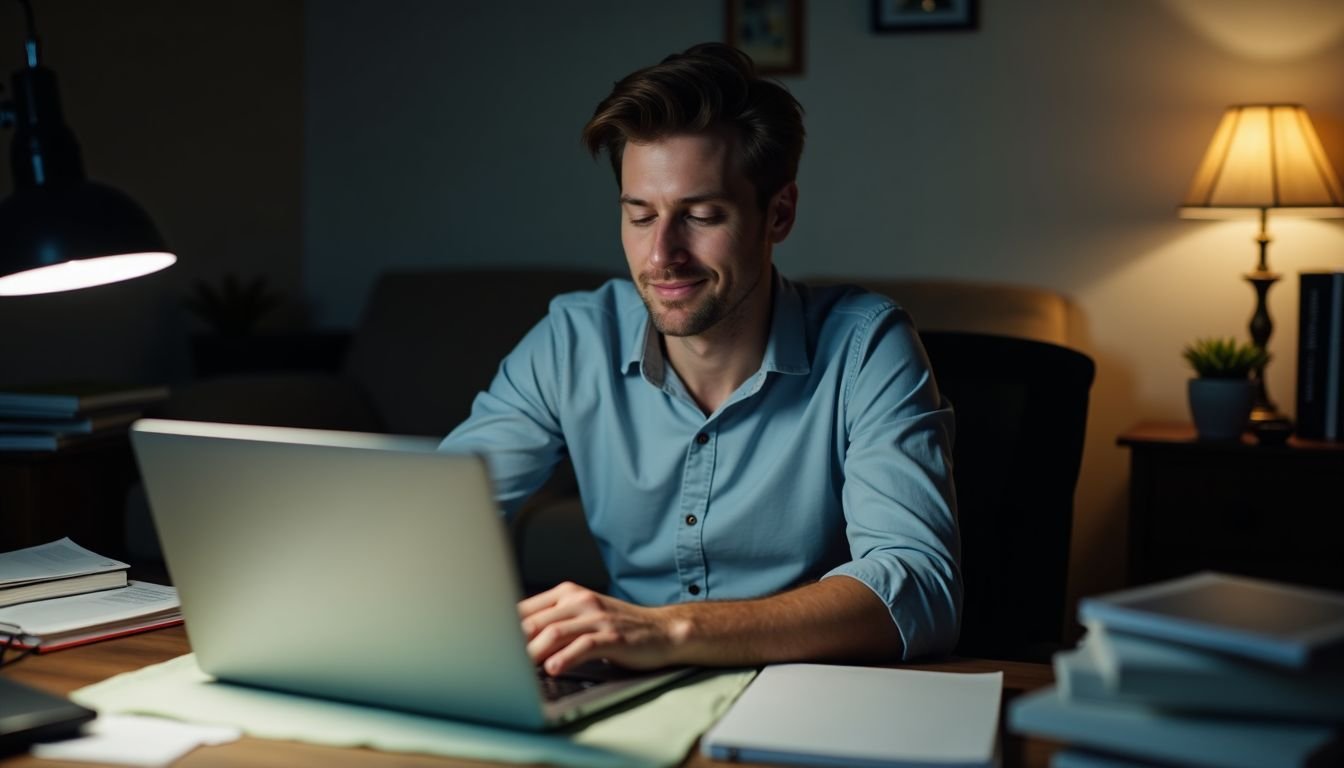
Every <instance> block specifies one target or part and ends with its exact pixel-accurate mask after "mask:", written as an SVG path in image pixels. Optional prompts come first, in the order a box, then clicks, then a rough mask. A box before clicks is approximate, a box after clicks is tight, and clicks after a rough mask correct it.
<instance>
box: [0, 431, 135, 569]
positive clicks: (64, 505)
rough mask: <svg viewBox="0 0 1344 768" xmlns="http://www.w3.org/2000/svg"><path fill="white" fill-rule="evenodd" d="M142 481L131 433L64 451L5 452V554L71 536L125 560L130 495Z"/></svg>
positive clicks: (0, 506)
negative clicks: (138, 481) (132, 447)
mask: <svg viewBox="0 0 1344 768" xmlns="http://www.w3.org/2000/svg"><path fill="white" fill-rule="evenodd" d="M138 476H139V473H138V471H137V468H136V464H135V457H134V455H133V454H132V453H131V443H130V438H129V437H128V436H127V435H126V434H125V433H121V434H117V435H109V436H107V437H102V438H98V439H93V440H88V441H85V442H80V443H76V444H74V445H70V446H68V447H66V448H62V449H61V450H59V451H48V452H38V451H33V452H22V453H7V452H0V552H4V551H8V550H11V549H19V548H21V547H29V546H32V545H34V544H42V543H44V542H47V541H52V540H54V539H59V538H61V537H62V536H69V537H70V538H72V539H74V540H75V541H76V542H77V543H79V544H80V545H82V546H85V547H88V548H89V549H92V550H93V551H95V552H98V553H99V554H103V555H108V556H111V557H120V556H122V554H123V553H124V551H125V549H126V544H125V516H126V512H125V510H126V493H127V491H128V490H129V489H130V487H131V486H132V485H133V484H134V483H135V481H136V478H137V477H138Z"/></svg>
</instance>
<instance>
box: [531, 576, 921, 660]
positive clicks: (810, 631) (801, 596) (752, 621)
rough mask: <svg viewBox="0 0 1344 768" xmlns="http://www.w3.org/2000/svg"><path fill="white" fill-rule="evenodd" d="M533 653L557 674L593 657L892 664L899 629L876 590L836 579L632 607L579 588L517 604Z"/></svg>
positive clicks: (897, 651)
mask: <svg viewBox="0 0 1344 768" xmlns="http://www.w3.org/2000/svg"><path fill="white" fill-rule="evenodd" d="M518 614H519V616H520V617H521V618H522V624H523V634H524V636H525V637H526V638H527V652H528V654H530V655H531V656H532V660H533V661H534V662H536V663H538V664H543V665H544V666H545V668H546V671H547V672H549V673H551V674H553V675H556V674H563V673H564V672H565V670H568V669H572V668H573V667H574V666H575V665H576V664H580V663H582V662H585V661H589V660H591V659H603V658H605V659H609V660H610V661H612V662H613V663H616V664H619V665H621V666H623V667H631V668H634V669H653V668H656V667H666V666H672V665H678V664H695V665H701V666H739V665H742V666H753V665H754V666H759V665H762V664H773V663H776V662H782V661H854V662H872V661H895V660H898V659H900V658H901V651H902V646H903V644H902V642H901V635H900V632H899V631H898V630H897V629H896V625H895V624H893V623H892V620H891V614H890V613H888V612H887V607H886V606H885V605H883V604H882V602H881V601H880V600H879V599H878V598H877V597H876V596H875V595H874V594H873V592H872V590H870V589H869V588H868V587H866V586H864V585H863V584H861V583H860V582H858V581H856V580H855V579H852V578H849V577H845V576H840V577H836V578H831V579H824V580H822V581H820V582H816V583H812V584H808V585H806V586H802V587H799V588H798V589H794V590H791V591H789V592H783V593H780V594H778V595H772V596H770V597H763V598H759V599H756V600H725V601H721V602H720V601H711V602H700V603H679V604H673V605H664V606H660V607H656V608H646V607H643V606H638V605H631V604H630V603H627V602H624V601H622V600H617V599H616V598H614V597H608V596H606V595H603V594H599V593H597V592H593V591H592V590H589V589H584V588H583V587H580V586H578V585H577V584H569V583H565V584H561V585H560V586H558V587H555V588H554V589H549V590H547V591H545V592H542V593H540V594H538V595H534V596H532V597H529V598H527V599H526V600H523V601H522V602H520V603H518Z"/></svg>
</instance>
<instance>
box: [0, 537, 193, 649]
mask: <svg viewBox="0 0 1344 768" xmlns="http://www.w3.org/2000/svg"><path fill="white" fill-rule="evenodd" d="M129 568H130V566H128V565H127V564H126V563H123V562H121V561H120V560H114V559H112V558H110V557H103V556H102V555H99V554H98V553H96V552H92V551H90V550H88V549H85V548H84V547H81V546H79V545H78V544H76V543H75V542H73V541H71V540H70V539H68V538H65V539H60V540H59V541H53V542H50V543H47V544H41V545H38V546H35V547H27V548H25V549H17V550H14V551H12V552H0V648H3V650H10V649H17V650H19V651H21V652H22V651H36V652H38V653H41V652H43V651H55V650H60V649H61V648H68V647H70V646H73V645H81V644H83V643H91V642H93V641H95V640H102V639H104V638H108V637H118V636H121V635H127V634H131V633H133V632H143V631H145V630H148V629H155V628H157V627H165V626H169V625H172V624H181V623H182V611H181V605H180V603H179V602H178V599H177V591H176V590H175V589H173V588H172V587H165V586H161V585H158V584H149V583H147V582H141V581H131V580H129V579H127V578H126V573H127V570H128V569H129ZM0 658H2V656H0Z"/></svg>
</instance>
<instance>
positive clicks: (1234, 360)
mask: <svg viewBox="0 0 1344 768" xmlns="http://www.w3.org/2000/svg"><path fill="white" fill-rule="evenodd" d="M1181 355H1182V356H1183V357H1185V360H1186V362H1188V363H1190V366H1191V367H1192V368H1194V369H1195V373H1197V374H1199V377H1200V378H1201V379H1244V378H1246V377H1247V376H1249V375H1250V373H1251V371H1254V370H1257V369H1259V368H1263V367H1264V366H1265V364H1266V363H1268V362H1269V353H1268V352H1266V351H1265V350H1263V349H1261V348H1260V347H1257V346H1255V345H1254V344H1250V343H1247V342H1241V341H1237V340H1236V339H1233V338H1231V337H1229V338H1226V339H1196V340H1195V342H1194V343H1193V344H1191V345H1189V346H1188V347H1186V348H1185V349H1184V350H1182V352H1181Z"/></svg>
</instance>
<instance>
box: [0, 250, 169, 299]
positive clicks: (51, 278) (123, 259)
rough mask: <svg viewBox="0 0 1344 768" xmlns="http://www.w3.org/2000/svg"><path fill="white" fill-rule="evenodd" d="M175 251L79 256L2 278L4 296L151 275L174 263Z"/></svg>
mask: <svg viewBox="0 0 1344 768" xmlns="http://www.w3.org/2000/svg"><path fill="white" fill-rule="evenodd" d="M176 261H177V257H176V256H174V255H173V254H171V253H123V254H119V255H117V256H100V257H98V258H93V259H76V260H74V261H66V262H62V263H60V264H52V265H50V266H46V267H38V268H37V269H29V270H26V271H24V272H18V273H16V274H13V275H7V276H5V277H0V296H26V295H30V294H35V293H56V292H57V291H72V290H76V289H78V288H91V287H93V286H95V285H103V284H105V283H115V282H118V281H120V280H130V279H132V278H136V277H141V276H142V275H148V274H150V273H151V272H158V271H159V270H161V269H165V268H167V267H170V266H172V265H173V264H174V263H175V262H176Z"/></svg>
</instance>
